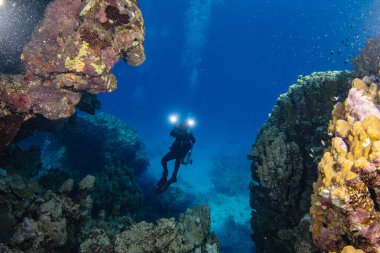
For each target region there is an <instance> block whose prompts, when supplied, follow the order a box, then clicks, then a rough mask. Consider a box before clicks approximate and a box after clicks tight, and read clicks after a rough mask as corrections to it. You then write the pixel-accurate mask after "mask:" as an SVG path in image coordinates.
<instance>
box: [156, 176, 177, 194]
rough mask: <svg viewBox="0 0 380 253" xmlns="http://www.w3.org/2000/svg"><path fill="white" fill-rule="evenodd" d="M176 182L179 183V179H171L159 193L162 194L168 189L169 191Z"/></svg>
mask: <svg viewBox="0 0 380 253" xmlns="http://www.w3.org/2000/svg"><path fill="white" fill-rule="evenodd" d="M175 182H177V179H176V178H171V179H169V181H167V182H166V184H165V186H164V187H162V189H160V191H159V192H158V193H161V192H164V191H166V190H167V189H169V187H170V185H171V184H172V183H175Z"/></svg>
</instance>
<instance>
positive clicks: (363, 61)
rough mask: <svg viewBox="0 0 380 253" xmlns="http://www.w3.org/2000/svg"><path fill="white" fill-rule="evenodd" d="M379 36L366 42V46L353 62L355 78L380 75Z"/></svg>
mask: <svg viewBox="0 0 380 253" xmlns="http://www.w3.org/2000/svg"><path fill="white" fill-rule="evenodd" d="M379 56H380V35H379V36H377V37H376V38H374V39H370V40H368V41H367V44H366V46H365V47H364V48H363V49H362V50H361V51H360V54H359V55H358V56H356V57H355V59H354V60H353V63H354V73H355V77H359V78H364V77H365V76H372V75H374V76H377V75H379V74H380V58H379Z"/></svg>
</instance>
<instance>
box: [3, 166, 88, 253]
mask: <svg viewBox="0 0 380 253" xmlns="http://www.w3.org/2000/svg"><path fill="white" fill-rule="evenodd" d="M88 178H90V176H88ZM88 178H87V179H85V181H88ZM87 186H88V187H87V188H85V189H84V188H83V189H78V191H79V192H78V195H77V197H76V199H75V200H73V199H71V198H69V197H68V196H67V195H66V194H60V195H58V194H55V193H53V192H52V191H43V189H42V188H41V187H40V186H39V185H38V183H37V182H35V181H33V180H30V179H26V178H23V177H20V176H15V175H7V174H6V173H5V174H2V175H1V176H0V196H1V206H2V208H1V214H0V217H1V218H0V225H1V226H0V227H1V230H0V238H1V241H2V242H3V243H5V244H8V245H7V246H8V247H10V248H12V250H19V251H32V252H52V251H53V252H56V250H59V249H60V250H65V251H66V252H69V251H70V250H72V249H70V247H69V248H67V246H68V245H70V243H71V242H70V241H71V240H76V239H75V235H76V233H78V232H79V231H80V230H79V229H78V228H75V229H74V226H73V224H77V225H78V226H79V224H80V223H81V221H82V220H83V218H84V217H86V216H88V215H89V213H90V210H91V208H92V199H91V197H90V195H88V194H87V192H88V191H89V190H91V185H87ZM72 245H74V243H72ZM10 252H13V251H10Z"/></svg>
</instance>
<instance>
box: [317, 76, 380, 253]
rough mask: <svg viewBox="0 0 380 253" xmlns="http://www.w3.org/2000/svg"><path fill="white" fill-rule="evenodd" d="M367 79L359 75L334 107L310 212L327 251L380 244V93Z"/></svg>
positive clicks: (376, 249) (373, 249)
mask: <svg viewBox="0 0 380 253" xmlns="http://www.w3.org/2000/svg"><path fill="white" fill-rule="evenodd" d="M365 80H367V81H368V82H367V83H365V82H364V81H362V80H360V79H355V80H354V81H353V82H352V88H351V89H350V91H349V94H348V97H347V99H346V100H345V101H344V102H343V103H337V104H336V105H335V106H334V110H333V112H332V120H331V121H330V124H329V131H330V132H331V139H330V145H329V147H328V148H327V149H326V150H325V152H324V155H323V157H322V159H321V160H320V162H319V164H318V171H319V177H318V181H317V182H316V183H315V184H314V186H313V188H314V194H313V196H312V207H311V209H310V212H311V214H312V215H313V222H312V232H313V240H314V243H315V245H317V246H318V248H320V249H321V250H323V251H338V252H339V251H340V250H343V248H344V247H345V246H350V245H352V246H354V247H355V248H357V249H360V250H362V251H356V252H363V251H364V252H368V253H375V252H379V249H380V239H379V236H380V210H379V205H380V201H379V200H380V197H379V196H380V195H379V194H380V191H379V187H380V175H379V170H378V168H379V166H380V109H379V104H378V102H379V99H380V93H379V90H378V87H379V86H378V84H376V83H374V82H373V81H370V79H369V78H366V79H365ZM343 252H355V251H349V249H348V248H347V247H346V250H343Z"/></svg>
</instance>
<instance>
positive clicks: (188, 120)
mask: <svg viewBox="0 0 380 253" xmlns="http://www.w3.org/2000/svg"><path fill="white" fill-rule="evenodd" d="M186 123H187V125H188V126H189V127H193V126H194V125H195V120H194V119H187V121H186Z"/></svg>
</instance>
